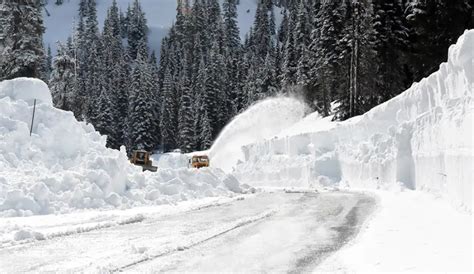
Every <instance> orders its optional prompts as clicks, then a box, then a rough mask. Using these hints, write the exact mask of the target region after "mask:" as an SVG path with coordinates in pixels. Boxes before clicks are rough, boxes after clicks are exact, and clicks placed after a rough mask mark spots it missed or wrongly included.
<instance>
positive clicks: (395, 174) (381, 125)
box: [234, 30, 474, 211]
mask: <svg viewBox="0 0 474 274" xmlns="http://www.w3.org/2000/svg"><path fill="white" fill-rule="evenodd" d="M473 91H474V30H469V31H466V32H465V33H464V35H463V36H461V37H460V38H459V40H458V42H457V44H456V45H453V46H451V48H450V49H449V57H448V62H447V63H444V64H442V65H441V66H440V69H439V71H437V72H435V73H433V74H432V75H431V76H429V77H428V78H425V79H423V80H422V81H421V82H420V83H416V84H414V85H413V86H412V87H411V88H410V89H408V90H407V91H405V92H404V93H402V94H401V95H399V96H397V97H395V98H393V99H392V100H390V101H388V102H386V103H384V104H381V105H379V106H377V107H375V108H374V109H372V110H371V111H369V112H368V113H366V114H364V115H362V116H359V117H354V118H353V119H350V120H348V121H346V122H342V123H331V122H329V121H328V120H327V119H317V117H316V119H315V117H312V118H308V119H304V120H302V121H301V122H300V123H299V124H296V125H294V126H293V127H292V128H291V129H289V130H287V131H286V132H282V133H281V134H280V135H279V136H278V137H277V138H274V139H271V140H265V141H261V142H258V143H255V144H251V145H248V146H245V147H244V149H243V150H244V154H245V162H244V163H241V164H239V165H238V168H236V170H237V171H236V172H235V173H234V175H236V176H237V177H238V178H239V179H240V180H241V181H247V182H249V183H252V184H254V185H258V184H260V185H272V186H288V185H293V186H304V187H308V186H313V185H323V186H333V185H334V184H336V183H342V184H343V185H347V186H350V187H369V188H392V187H399V186H400V185H403V186H405V187H407V188H409V189H422V190H425V191H429V192H434V193H437V194H440V195H442V196H444V197H447V198H448V199H450V200H451V201H454V202H455V203H456V204H457V205H458V206H460V207H464V208H466V209H467V210H468V211H472V183H473V170H474V169H473V163H474V156H473V151H474V150H473V135H472V132H473V128H472V127H473V122H474V121H473ZM254 119H258V117H255V118H254ZM310 123H311V124H312V125H311V126H310V125H309V124H310ZM308 127H311V132H308V131H307V128H308Z"/></svg>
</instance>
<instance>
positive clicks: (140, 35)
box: [127, 0, 148, 60]
mask: <svg viewBox="0 0 474 274" xmlns="http://www.w3.org/2000/svg"><path fill="white" fill-rule="evenodd" d="M127 20H128V21H127V22H128V33H127V37H128V47H129V55H130V58H132V60H133V59H135V58H136V57H137V51H138V47H139V45H140V43H141V41H145V42H147V43H148V36H147V33H148V27H147V20H146V18H145V13H144V12H143V10H142V7H141V5H140V1H138V0H135V1H134V2H133V4H132V7H131V9H130V10H129V12H128V13H127Z"/></svg>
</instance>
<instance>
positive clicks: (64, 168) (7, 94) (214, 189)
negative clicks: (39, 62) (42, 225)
mask: <svg viewBox="0 0 474 274" xmlns="http://www.w3.org/2000/svg"><path fill="white" fill-rule="evenodd" d="M34 99H38V103H37V106H36V114H35V122H34V126H33V134H32V136H31V137H30V132H29V131H30V125H31V118H32V110H33V100H34ZM105 143H106V138H105V137H104V136H101V135H100V134H99V133H98V132H96V131H95V130H94V128H93V127H92V126H91V125H90V124H86V123H82V122H81V123H79V122H77V121H76V119H75V118H74V116H73V114H72V113H71V112H66V111H62V110H58V109H56V108H54V107H53V106H52V105H51V95H50V92H49V89H48V87H47V86H46V84H45V83H43V82H41V81H40V80H35V79H26V78H20V79H15V80H11V81H4V82H1V83H0V216H28V215H36V214H50V213H64V212H71V211H74V210H77V209H88V208H101V209H104V208H130V207H134V206H140V205H156V204H167V203H174V202H177V201H182V200H188V199H194V198H201V197H212V196H217V195H232V193H234V191H236V192H239V190H240V184H239V183H238V182H237V181H236V180H235V178H233V177H232V176H228V175H225V174H224V173H223V172H222V171H219V170H213V169H201V170H190V169H187V168H179V169H170V168H168V169H159V171H158V172H157V173H150V172H141V169H140V168H139V167H135V166H133V165H131V164H130V163H129V162H128V159H127V156H126V154H125V152H123V151H117V150H112V149H107V148H106V147H105ZM236 182H237V183H236Z"/></svg>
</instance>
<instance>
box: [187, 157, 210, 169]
mask: <svg viewBox="0 0 474 274" xmlns="http://www.w3.org/2000/svg"><path fill="white" fill-rule="evenodd" d="M189 163H190V164H191V167H193V168H201V167H209V157H208V156H207V155H194V156H193V157H192V158H191V159H190V160H189Z"/></svg>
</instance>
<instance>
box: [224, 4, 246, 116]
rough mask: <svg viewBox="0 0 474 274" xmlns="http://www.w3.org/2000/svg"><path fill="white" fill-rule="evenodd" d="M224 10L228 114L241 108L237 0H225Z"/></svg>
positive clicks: (240, 46)
mask: <svg viewBox="0 0 474 274" xmlns="http://www.w3.org/2000/svg"><path fill="white" fill-rule="evenodd" d="M223 10H224V35H225V60H226V68H227V75H228V77H229V79H228V84H227V89H228V91H229V92H228V98H229V99H228V102H227V104H228V106H227V108H228V109H229V111H230V113H229V115H230V116H233V115H235V114H236V113H237V112H238V111H240V110H241V109H242V101H241V97H242V96H243V95H242V86H243V85H242V81H243V80H244V79H243V78H242V68H241V66H242V44H241V41H240V30H239V27H238V25H237V0H225V1H224V4H223Z"/></svg>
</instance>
